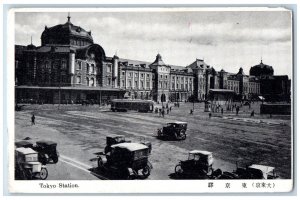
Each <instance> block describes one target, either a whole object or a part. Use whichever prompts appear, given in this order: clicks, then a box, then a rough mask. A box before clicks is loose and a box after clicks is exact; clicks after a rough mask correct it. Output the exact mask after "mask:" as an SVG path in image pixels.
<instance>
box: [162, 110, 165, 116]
mask: <svg viewBox="0 0 300 200" xmlns="http://www.w3.org/2000/svg"><path fill="white" fill-rule="evenodd" d="M161 114H162V117H165V110H164V109H163V110H162V111H161Z"/></svg>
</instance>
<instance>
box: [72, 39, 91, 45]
mask: <svg viewBox="0 0 300 200" xmlns="http://www.w3.org/2000/svg"><path fill="white" fill-rule="evenodd" d="M89 44H90V42H87V41H84V40H71V45H77V46H86V45H89Z"/></svg>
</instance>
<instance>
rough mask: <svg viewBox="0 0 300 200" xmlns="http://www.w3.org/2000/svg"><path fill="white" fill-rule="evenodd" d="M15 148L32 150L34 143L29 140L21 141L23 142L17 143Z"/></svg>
mask: <svg viewBox="0 0 300 200" xmlns="http://www.w3.org/2000/svg"><path fill="white" fill-rule="evenodd" d="M15 147H16V148H20V147H24V148H32V147H33V143H32V142H29V141H27V140H21V141H18V142H15Z"/></svg>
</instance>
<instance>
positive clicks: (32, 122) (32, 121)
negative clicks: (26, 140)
mask: <svg viewBox="0 0 300 200" xmlns="http://www.w3.org/2000/svg"><path fill="white" fill-rule="evenodd" d="M32 125H35V116H34V114H32V116H31V126H32Z"/></svg>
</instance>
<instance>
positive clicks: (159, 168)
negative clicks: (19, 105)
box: [16, 104, 291, 180]
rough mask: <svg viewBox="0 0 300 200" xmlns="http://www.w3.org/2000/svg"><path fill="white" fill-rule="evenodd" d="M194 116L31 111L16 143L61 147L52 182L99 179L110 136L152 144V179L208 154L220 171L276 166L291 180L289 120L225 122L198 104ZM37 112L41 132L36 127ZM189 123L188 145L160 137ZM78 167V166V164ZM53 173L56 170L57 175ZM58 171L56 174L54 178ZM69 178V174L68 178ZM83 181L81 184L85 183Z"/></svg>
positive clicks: (185, 111) (183, 110) (21, 121)
mask: <svg viewBox="0 0 300 200" xmlns="http://www.w3.org/2000/svg"><path fill="white" fill-rule="evenodd" d="M195 105H196V106H195V107H196V109H195V112H194V115H190V114H189V109H190V108H191V104H184V105H182V106H181V107H180V108H173V109H172V112H171V113H170V115H166V117H165V118H161V117H159V116H158V115H157V114H155V113H136V112H127V113H114V112H110V111H108V110H105V109H102V110H100V109H99V108H98V107H97V106H94V107H87V108H82V107H79V108H78V109H77V110H74V109H72V110H68V109H64V110H59V111H58V110H56V109H45V110H40V109H39V110H38V111H37V110H35V111H32V110H30V109H27V110H25V111H22V112H16V138H17V139H22V138H25V137H27V136H28V137H31V138H32V140H38V139H50V140H54V141H57V142H58V149H59V151H60V153H61V154H62V155H63V156H64V157H61V161H60V162H59V164H57V165H56V166H49V172H50V173H53V176H49V179H65V180H69V179H77V180H78V179H79V180H82V179H94V178H95V179H98V178H101V177H98V176H95V175H93V174H91V173H90V169H92V171H93V169H95V168H96V162H95V159H94V158H95V155H94V153H95V152H99V151H102V150H103V149H104V147H105V143H106V136H115V135H125V136H126V137H127V138H128V139H129V140H132V141H139V138H140V137H141V136H143V137H145V139H146V140H149V141H150V142H151V143H152V146H153V151H152V155H151V157H150V161H151V162H152V164H153V167H154V169H153V171H152V174H151V176H150V177H149V179H169V178H170V177H169V175H170V174H171V173H173V171H174V167H175V165H176V163H178V161H179V160H184V159H186V157H187V153H188V151H189V150H193V149H199V150H208V151H212V152H213V153H214V157H215V161H216V162H215V164H214V166H215V168H221V169H222V170H233V169H235V164H236V161H238V162H239V163H240V165H243V166H244V165H246V164H252V163H256V164H265V165H270V166H275V167H276V168H277V169H278V172H279V174H280V176H281V177H283V178H289V177H290V176H291V171H290V168H291V162H290V160H291V126H290V120H289V119H276V118H275V117H274V118H275V119H268V118H266V117H265V116H262V119H260V118H255V119H247V118H246V117H247V116H248V113H247V114H246V113H243V112H242V111H241V114H240V116H238V117H237V116H235V115H233V114H231V113H227V114H225V115H226V117H225V118H221V117H220V116H219V115H218V116H219V117H217V116H216V115H213V117H212V118H209V117H208V114H207V113H204V112H203V105H202V104H195ZM32 112H35V115H36V122H37V125H36V126H31V125H30V115H31V113H32ZM175 120H176V121H188V122H189V124H188V131H187V133H188V137H187V139H186V140H185V141H161V140H158V139H157V138H156V137H154V133H155V132H156V130H157V128H160V127H162V125H163V124H165V123H166V122H169V121H175ZM73 161H74V162H73ZM52 168H53V169H52ZM52 171H54V172H52ZM65 173H67V174H65ZM79 177H80V178H79Z"/></svg>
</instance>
